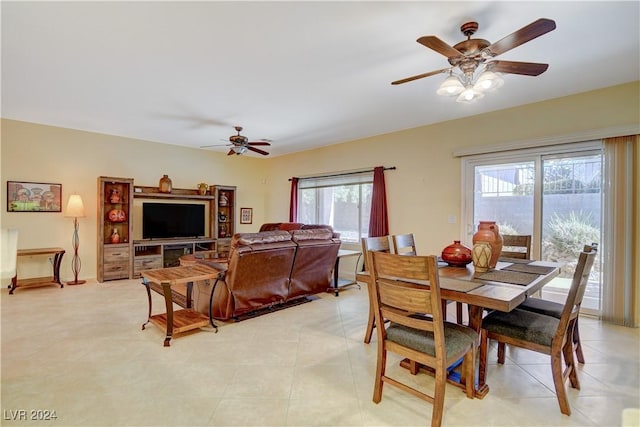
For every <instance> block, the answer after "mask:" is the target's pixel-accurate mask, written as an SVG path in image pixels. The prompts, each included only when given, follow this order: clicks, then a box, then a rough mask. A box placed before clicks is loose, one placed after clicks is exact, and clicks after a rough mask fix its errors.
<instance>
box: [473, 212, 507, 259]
mask: <svg viewBox="0 0 640 427" xmlns="http://www.w3.org/2000/svg"><path fill="white" fill-rule="evenodd" d="M478 242H487V243H488V244H489V246H491V259H490V260H489V268H495V267H496V264H497V263H498V258H500V253H501V252H502V236H501V235H500V229H499V228H498V224H496V222H495V221H480V224H478V231H476V233H475V234H474V235H473V244H474V245H475V244H476V243H478Z"/></svg>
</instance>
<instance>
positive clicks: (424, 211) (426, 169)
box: [266, 82, 640, 254]
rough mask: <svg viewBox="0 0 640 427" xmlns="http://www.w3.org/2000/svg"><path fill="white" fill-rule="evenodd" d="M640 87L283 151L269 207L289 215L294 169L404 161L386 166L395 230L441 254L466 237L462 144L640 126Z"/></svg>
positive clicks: (423, 249) (271, 175)
mask: <svg viewBox="0 0 640 427" xmlns="http://www.w3.org/2000/svg"><path fill="white" fill-rule="evenodd" d="M639 94H640V83H639V82H635V83H631V84H626V85H620V86H614V87H611V88H607V89H603V90H597V91H593V92H587V93H583V94H578V95H574V96H568V97H563V98H558V99H555V100H551V101H546V102H540V103H536V104H529V105H525V106H522V107H517V108H511V109H508V110H502V111H497V112H493V113H488V114H482V115H477V116H473V117H469V118H465V119H459V120H452V121H449V122H443V123H439V124H435V125H432V126H424V127H420V128H415V129H409V130H405V131H401V132H395V133H391V134H387V135H379V136H375V137H372V138H367V139H362V140H358V141H352V142H348V143H344V144H339V145H333V146H329V147H324V148H321V149H317V150H313V151H306V152H301V153H298V154H292V155H288V156H282V157H276V158H273V159H271V160H270V161H269V163H268V170H269V172H268V180H269V186H268V193H267V196H266V201H267V208H266V211H267V212H268V214H269V218H270V219H272V220H276V219H278V218H286V217H287V215H288V201H287V199H288V197H289V191H288V188H289V182H288V181H287V179H288V178H289V177H291V176H301V175H302V176H303V175H309V174H322V173H326V172H335V171H344V170H353V169H359V168H371V167H374V166H379V165H383V166H387V167H388V166H396V167H397V169H396V170H395V171H387V172H385V181H386V184H387V198H388V208H389V228H390V232H391V233H392V234H397V233H405V232H413V233H415V234H416V240H417V246H418V252H420V253H425V254H439V253H440V252H441V251H442V248H444V247H445V246H446V245H448V244H449V243H451V242H452V240H454V239H459V238H461V237H462V236H461V228H462V227H461V225H460V223H459V220H460V211H461V191H460V188H461V170H460V165H461V161H460V159H459V158H456V157H454V156H453V154H452V153H453V152H454V151H456V150H459V149H462V148H468V147H472V146H488V145H492V144H505V143H508V142H514V141H526V140H539V139H543V138H547V137H554V136H564V135H567V134H572V133H581V132H585V131H589V130H594V129H606V128H612V127H619V126H620V127H622V126H632V125H636V126H637V125H638V124H639V122H640V106H639V104H640V101H639V99H640V97H639ZM460 107H461V108H464V106H462V105H461V106H460ZM449 215H455V217H456V219H457V222H456V223H455V224H450V223H449V222H448V216H449ZM462 240H464V239H462Z"/></svg>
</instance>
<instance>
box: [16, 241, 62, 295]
mask: <svg viewBox="0 0 640 427" xmlns="http://www.w3.org/2000/svg"><path fill="white" fill-rule="evenodd" d="M64 252H65V251H64V249H62V248H35V249H18V257H23V256H41V255H44V256H49V257H51V256H52V257H53V259H52V262H53V265H52V267H53V276H46V277H32V278H29V279H20V280H18V275H17V274H16V276H15V277H13V278H12V279H11V286H10V290H9V295H11V294H13V291H15V290H16V288H28V287H32V286H47V285H60V287H61V288H64V285H63V284H62V282H60V264H61V263H62V256H63V255H64Z"/></svg>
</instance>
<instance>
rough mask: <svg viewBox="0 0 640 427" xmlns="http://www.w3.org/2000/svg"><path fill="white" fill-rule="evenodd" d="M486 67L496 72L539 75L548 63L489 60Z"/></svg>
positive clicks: (545, 69)
mask: <svg viewBox="0 0 640 427" xmlns="http://www.w3.org/2000/svg"><path fill="white" fill-rule="evenodd" d="M487 68H488V69H490V70H491V71H495V72H498V73H509V74H522V75H525V76H539V75H540V74H542V73H544V72H545V71H547V68H549V64H540V63H537V62H516V61H491V62H487Z"/></svg>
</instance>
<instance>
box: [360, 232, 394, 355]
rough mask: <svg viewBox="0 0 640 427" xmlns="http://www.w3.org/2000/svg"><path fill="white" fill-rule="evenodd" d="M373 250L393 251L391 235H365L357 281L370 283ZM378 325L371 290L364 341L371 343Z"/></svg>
mask: <svg viewBox="0 0 640 427" xmlns="http://www.w3.org/2000/svg"><path fill="white" fill-rule="evenodd" d="M371 252H386V253H390V252H391V246H390V244H389V236H379V237H363V238H362V255H363V257H362V260H363V264H362V270H363V271H361V272H359V273H356V281H358V282H363V283H367V284H369V282H370V280H371V274H370V271H369V267H368V266H369V262H370V261H369V253H371ZM375 327H376V320H375V317H374V313H373V303H372V302H371V292H369V319H368V320H367V330H366V331H365V333H364V342H365V344H369V343H370V342H371V337H372V336H373V329H374V328H375Z"/></svg>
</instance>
